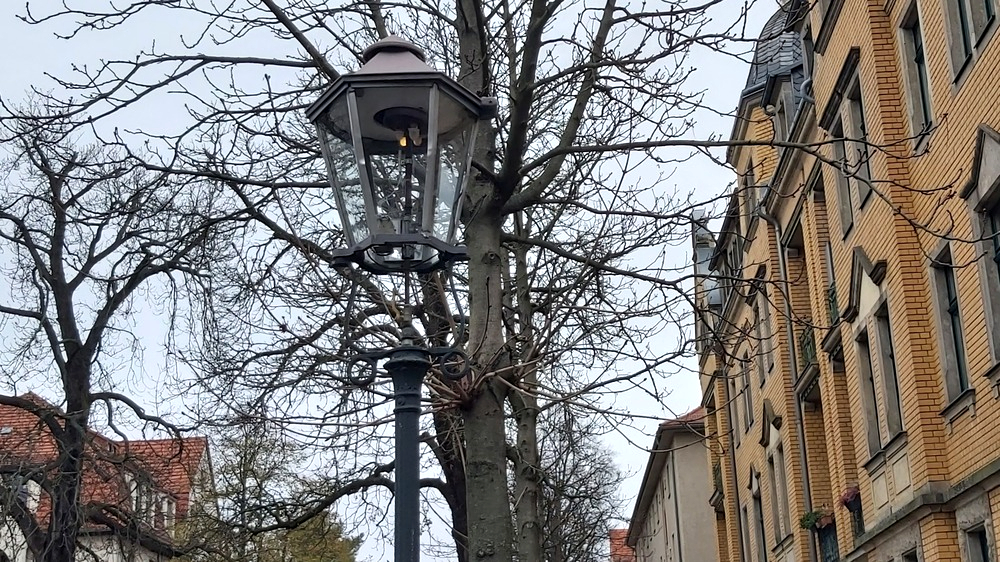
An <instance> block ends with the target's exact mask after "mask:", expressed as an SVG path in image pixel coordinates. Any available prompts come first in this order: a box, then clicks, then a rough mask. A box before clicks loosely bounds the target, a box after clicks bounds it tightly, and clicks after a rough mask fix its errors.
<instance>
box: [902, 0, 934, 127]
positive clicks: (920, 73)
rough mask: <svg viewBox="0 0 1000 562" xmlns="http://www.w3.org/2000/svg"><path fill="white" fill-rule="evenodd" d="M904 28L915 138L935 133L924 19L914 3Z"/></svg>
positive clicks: (907, 76)
mask: <svg viewBox="0 0 1000 562" xmlns="http://www.w3.org/2000/svg"><path fill="white" fill-rule="evenodd" d="M904 21H905V22H906V23H905V24H904V25H903V33H902V36H903V51H904V53H903V54H904V56H903V59H904V60H905V61H906V85H907V93H908V98H909V102H910V131H911V132H912V134H913V136H918V135H922V134H925V133H927V132H928V131H930V129H931V120H932V113H931V90H930V80H929V79H928V77H927V76H928V75H927V60H926V58H925V57H924V37H923V32H922V31H921V29H920V15H919V12H918V10H917V4H916V2H914V4H913V7H911V8H910V13H909V15H908V16H907V17H906V19H905V20H904Z"/></svg>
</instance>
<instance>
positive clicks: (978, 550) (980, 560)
mask: <svg viewBox="0 0 1000 562" xmlns="http://www.w3.org/2000/svg"><path fill="white" fill-rule="evenodd" d="M991 534H992V533H991V532H990V528H989V526H988V525H987V524H986V521H982V522H980V523H978V524H976V525H973V526H972V527H968V528H966V529H963V530H962V538H963V539H964V541H963V542H965V556H966V559H967V562H993V559H994V557H993V556H991V554H992V553H993V541H992V540H991V536H990V535H991Z"/></svg>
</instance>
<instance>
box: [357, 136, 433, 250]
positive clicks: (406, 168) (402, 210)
mask: <svg viewBox="0 0 1000 562" xmlns="http://www.w3.org/2000/svg"><path fill="white" fill-rule="evenodd" d="M426 152H427V151H426V144H424V146H422V147H421V146H416V147H415V146H407V147H398V146H397V147H396V149H395V150H394V151H391V152H390V151H387V150H384V147H377V148H376V147H373V146H372V145H371V144H368V143H366V145H365V154H366V156H367V161H368V176H369V180H370V182H371V183H370V185H371V186H372V195H373V200H374V202H375V218H376V220H377V223H376V225H373V226H374V227H375V229H376V232H377V233H380V234H412V233H415V232H418V227H419V224H418V223H417V215H418V210H419V209H420V206H421V203H422V193H423V190H424V185H425V179H424V178H425V177H426V175H427V164H426V162H427V154H426ZM407 180H409V181H407Z"/></svg>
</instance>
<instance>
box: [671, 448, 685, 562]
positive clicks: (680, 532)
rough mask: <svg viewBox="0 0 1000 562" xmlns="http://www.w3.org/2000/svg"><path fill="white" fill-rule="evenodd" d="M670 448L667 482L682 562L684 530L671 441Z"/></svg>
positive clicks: (679, 560)
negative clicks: (668, 478) (671, 493)
mask: <svg viewBox="0 0 1000 562" xmlns="http://www.w3.org/2000/svg"><path fill="white" fill-rule="evenodd" d="M670 448H671V450H670V451H669V452H668V453H667V462H668V463H669V464H670V480H671V482H670V483H669V484H667V485H668V486H670V487H671V488H673V491H674V521H675V522H676V525H677V562H684V546H683V544H681V539H683V537H684V530H683V529H681V506H680V499H679V498H678V497H677V495H678V493H679V492H680V490H679V489H678V488H677V464H676V463H675V462H674V456H675V455H676V453H677V450H676V449H675V448H674V446H673V443H671V445H670Z"/></svg>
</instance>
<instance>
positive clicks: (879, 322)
mask: <svg viewBox="0 0 1000 562" xmlns="http://www.w3.org/2000/svg"><path fill="white" fill-rule="evenodd" d="M875 331H876V334H877V337H878V358H879V374H880V375H881V376H882V397H883V410H884V414H885V415H884V418H885V429H886V441H885V443H883V444H882V446H885V445H886V444H887V443H888V442H889V441H892V440H893V438H895V437H896V436H897V435H899V434H900V433H902V432H903V430H904V429H905V428H904V424H903V402H902V397H901V396H900V392H899V370H898V366H897V364H896V350H895V345H894V344H893V341H892V323H891V321H890V316H889V304H888V302H887V301H883V302H882V303H881V304H880V305H879V307H878V308H877V309H876V310H875Z"/></svg>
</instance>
